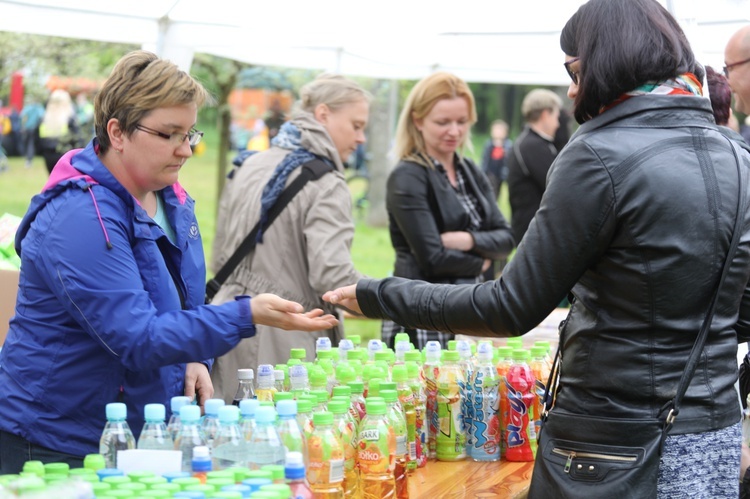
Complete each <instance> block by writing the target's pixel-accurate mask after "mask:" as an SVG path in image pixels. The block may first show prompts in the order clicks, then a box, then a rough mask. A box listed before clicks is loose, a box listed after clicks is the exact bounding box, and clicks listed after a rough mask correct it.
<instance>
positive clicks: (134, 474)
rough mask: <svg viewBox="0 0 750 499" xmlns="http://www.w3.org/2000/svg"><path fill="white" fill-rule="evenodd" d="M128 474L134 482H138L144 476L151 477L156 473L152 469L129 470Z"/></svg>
mask: <svg viewBox="0 0 750 499" xmlns="http://www.w3.org/2000/svg"><path fill="white" fill-rule="evenodd" d="M128 476H129V477H130V479H131V480H133V481H134V482H140V481H141V480H143V479H144V478H153V477H155V476H156V475H155V474H154V472H153V471H131V472H130V473H128Z"/></svg>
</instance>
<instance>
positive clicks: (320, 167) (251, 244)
mask: <svg viewBox="0 0 750 499" xmlns="http://www.w3.org/2000/svg"><path fill="white" fill-rule="evenodd" d="M331 171H333V166H332V165H330V164H328V163H326V162H325V161H323V160H321V159H318V158H315V159H313V160H310V161H308V162H307V163H305V164H303V165H302V172H301V173H300V174H299V175H297V178H295V179H294V181H292V183H291V184H289V186H288V187H286V188H285V189H284V191H283V192H282V193H281V195H280V196H279V198H278V199H277V200H276V202H275V203H274V205H273V206H272V207H271V209H270V210H269V211H268V220H267V221H266V226H265V227H264V229H267V228H268V227H270V226H271V224H272V223H273V221H274V220H275V219H276V217H278V216H279V214H280V213H281V212H282V211H283V210H284V208H286V206H287V205H288V204H289V202H290V201H291V200H292V199H293V198H294V196H296V195H297V193H298V192H299V191H301V190H302V188H303V187H304V186H305V184H307V182H309V181H311V180H318V179H319V178H320V177H322V176H323V175H325V174H326V173H328V172H331ZM258 230H260V221H258V223H256V224H255V227H253V229H252V230H251V231H250V233H249V234H248V235H247V236H246V237H245V239H244V240H243V241H242V243H240V245H239V246H238V247H237V249H236V250H234V253H233V254H232V256H230V257H229V259H228V260H227V261H226V262H225V263H224V265H222V267H221V269H219V271H218V272H217V273H216V275H215V276H214V277H213V279H211V280H209V281H208V282H207V283H206V303H211V300H213V298H214V296H216V293H218V292H219V288H221V286H222V284H224V283H225V282H226V280H227V279H228V278H229V276H230V275H232V272H234V271H235V269H236V268H237V266H238V265H239V264H240V262H241V261H242V260H243V259H244V258H245V257H246V256H247V255H249V254H250V252H251V251H253V249H254V248H255V245H256V241H255V238H256V237H257V235H258Z"/></svg>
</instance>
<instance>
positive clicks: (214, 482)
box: [206, 477, 237, 490]
mask: <svg viewBox="0 0 750 499" xmlns="http://www.w3.org/2000/svg"><path fill="white" fill-rule="evenodd" d="M206 483H207V484H208V485H211V486H213V487H215V488H216V490H221V488H222V487H226V486H227V485H234V484H235V483H237V482H235V481H234V477H232V478H209V479H207V480H206Z"/></svg>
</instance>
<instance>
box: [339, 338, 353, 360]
mask: <svg viewBox="0 0 750 499" xmlns="http://www.w3.org/2000/svg"><path fill="white" fill-rule="evenodd" d="M349 350H354V343H353V342H352V340H348V339H346V338H344V339H342V340H339V362H344V361H346V360H349Z"/></svg>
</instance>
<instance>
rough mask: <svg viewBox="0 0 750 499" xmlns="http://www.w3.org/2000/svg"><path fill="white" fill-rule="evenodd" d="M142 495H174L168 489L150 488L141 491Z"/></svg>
mask: <svg viewBox="0 0 750 499" xmlns="http://www.w3.org/2000/svg"><path fill="white" fill-rule="evenodd" d="M97 497H98V496H97ZM141 497H143V498H148V499H151V498H156V499H161V498H170V497H172V493H171V492H169V491H168V490H156V489H149V490H144V491H143V492H141Z"/></svg>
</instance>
